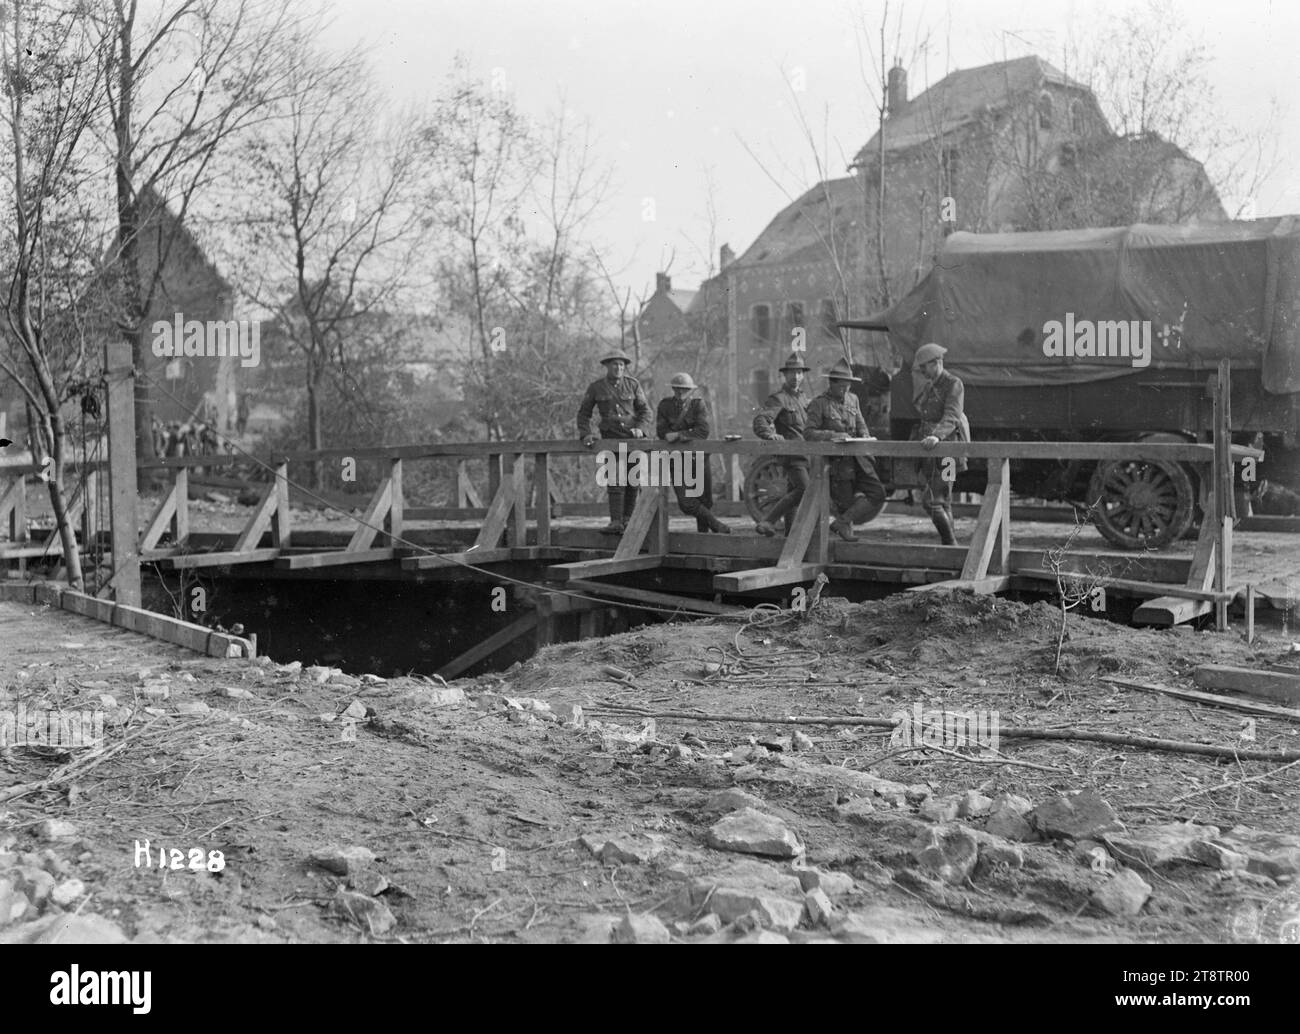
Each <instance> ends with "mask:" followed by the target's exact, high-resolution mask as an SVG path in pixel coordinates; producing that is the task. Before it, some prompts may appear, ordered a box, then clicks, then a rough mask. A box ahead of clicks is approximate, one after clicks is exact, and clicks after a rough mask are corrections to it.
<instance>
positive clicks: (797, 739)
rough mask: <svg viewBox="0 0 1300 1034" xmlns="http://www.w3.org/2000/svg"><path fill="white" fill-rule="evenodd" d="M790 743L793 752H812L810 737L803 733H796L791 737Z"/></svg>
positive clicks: (812, 745)
mask: <svg viewBox="0 0 1300 1034" xmlns="http://www.w3.org/2000/svg"><path fill="white" fill-rule="evenodd" d="M790 743H791V745H792V746H793V747H794V749H795V750H812V749H813V747H814V744H813V741H812V737H811V736H809V735H808V734H807V733H803V732H796V733H795V734H794V735H793V736H791V737H790Z"/></svg>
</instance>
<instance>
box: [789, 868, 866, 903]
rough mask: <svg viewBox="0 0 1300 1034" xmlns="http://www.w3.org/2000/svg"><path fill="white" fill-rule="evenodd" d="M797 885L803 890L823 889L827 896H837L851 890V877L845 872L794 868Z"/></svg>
mask: <svg viewBox="0 0 1300 1034" xmlns="http://www.w3.org/2000/svg"><path fill="white" fill-rule="evenodd" d="M795 875H796V876H798V877H799V886H800V887H802V888H803V889H804V891H805V892H807V891H810V890H824V891H825V892H826V894H827V896H828V897H831V898H838V897H842V896H843V895H845V894H847V893H849V892H850V891H851V890H853V887H854V883H853V877H852V876H850V875H849V874H848V873H846V872H823V871H822V870H820V869H796V870H795Z"/></svg>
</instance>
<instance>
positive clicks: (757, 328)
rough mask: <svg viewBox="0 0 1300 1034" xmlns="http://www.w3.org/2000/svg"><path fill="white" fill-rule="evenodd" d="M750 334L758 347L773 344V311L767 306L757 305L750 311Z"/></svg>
mask: <svg viewBox="0 0 1300 1034" xmlns="http://www.w3.org/2000/svg"><path fill="white" fill-rule="evenodd" d="M749 333H750V336H751V337H752V338H753V341H754V344H756V345H767V344H771V342H772V310H771V309H769V308H768V307H767V306H766V305H755V306H754V308H753V309H752V310H750V315H749Z"/></svg>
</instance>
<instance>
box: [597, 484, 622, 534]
mask: <svg viewBox="0 0 1300 1034" xmlns="http://www.w3.org/2000/svg"><path fill="white" fill-rule="evenodd" d="M607 492H608V494H609V523H608V524H607V525H605V527H603V528H601V529H600V532H601V534H602V535H622V534H623V489H621V488H610V489H608V490H607Z"/></svg>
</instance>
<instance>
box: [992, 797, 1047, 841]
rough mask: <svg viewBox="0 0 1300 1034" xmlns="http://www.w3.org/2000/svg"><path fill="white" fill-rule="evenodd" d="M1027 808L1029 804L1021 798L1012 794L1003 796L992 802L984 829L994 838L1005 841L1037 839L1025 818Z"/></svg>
mask: <svg viewBox="0 0 1300 1034" xmlns="http://www.w3.org/2000/svg"><path fill="white" fill-rule="evenodd" d="M1012 798H1014V800H1013V799H1012ZM1021 804H1023V805H1024V807H1023V808H1021V807H1020V805H1021ZM1029 807H1030V805H1029V802H1028V801H1027V800H1025V799H1024V798H1023V797H1016V796H1015V795H1014V794H1003V795H1002V796H1001V797H999V798H997V799H996V800H995V801H994V802H993V809H992V811H990V812H989V817H988V820H987V821H986V822H985V823H984V828H985V829H986V830H988V832H990V833H992V834H993V835H994V836H998V837H1002V838H1004V839H1006V840H1020V841H1028V840H1035V839H1037V838H1036V836H1035V834H1034V828H1033V826H1031V825H1030V824H1029V820H1028V819H1026V818H1025V812H1027V811H1028V810H1029Z"/></svg>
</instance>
